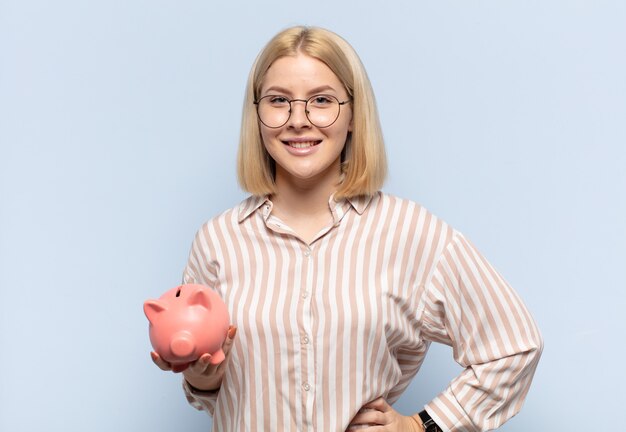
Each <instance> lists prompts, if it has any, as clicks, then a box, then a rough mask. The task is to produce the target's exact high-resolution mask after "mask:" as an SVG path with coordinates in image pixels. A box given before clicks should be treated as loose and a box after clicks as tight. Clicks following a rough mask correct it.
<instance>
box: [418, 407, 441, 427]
mask: <svg viewBox="0 0 626 432" xmlns="http://www.w3.org/2000/svg"><path fill="white" fill-rule="evenodd" d="M417 417H418V418H419V419H420V422H421V423H422V431H424V432H442V430H441V428H440V427H439V425H438V424H437V423H435V421H434V420H433V419H432V418H431V417H430V414H428V412H427V411H426V410H422V411H421V412H420V413H419V414H417Z"/></svg>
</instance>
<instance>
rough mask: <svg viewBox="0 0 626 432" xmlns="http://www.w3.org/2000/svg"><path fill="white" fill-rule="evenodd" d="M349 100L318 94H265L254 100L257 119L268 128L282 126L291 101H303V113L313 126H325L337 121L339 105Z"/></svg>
mask: <svg viewBox="0 0 626 432" xmlns="http://www.w3.org/2000/svg"><path fill="white" fill-rule="evenodd" d="M350 101H351V100H350V99H348V100H345V101H343V102H339V99H337V98H336V97H335V96H331V95H325V94H319V95H315V96H311V97H310V98H308V99H287V98H286V97H285V96H279V95H267V96H263V97H262V98H261V99H259V100H257V101H254V104H255V105H256V112H257V115H258V116H259V120H260V121H261V123H263V124H264V125H265V126H267V127H268V128H272V129H277V128H279V127H283V126H284V125H286V124H287V122H288V121H289V118H290V117H291V103H292V102H304V113H305V114H306V118H307V119H308V120H309V122H311V124H312V125H313V126H316V127H318V128H327V127H329V126H331V125H332V124H333V123H335V122H336V121H337V119H338V118H339V113H340V112H341V106H342V105H345V104H347V103H348V102H350Z"/></svg>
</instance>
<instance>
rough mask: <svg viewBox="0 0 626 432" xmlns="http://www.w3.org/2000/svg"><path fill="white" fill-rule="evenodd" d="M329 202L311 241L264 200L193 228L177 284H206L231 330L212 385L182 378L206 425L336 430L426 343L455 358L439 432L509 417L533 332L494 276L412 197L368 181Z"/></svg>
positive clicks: (403, 381) (521, 388) (526, 375)
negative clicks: (363, 191)
mask: <svg viewBox="0 0 626 432" xmlns="http://www.w3.org/2000/svg"><path fill="white" fill-rule="evenodd" d="M329 206H330V210H331V212H332V215H333V224H332V225H331V226H328V227H326V228H325V229H323V230H322V231H320V232H319V233H318V234H317V235H316V238H315V240H314V241H313V242H311V243H310V244H307V243H306V242H304V241H302V240H301V239H299V237H298V236H297V235H296V234H295V233H294V232H293V231H292V230H291V229H290V228H289V227H288V226H286V225H285V224H284V223H283V222H282V221H281V220H279V219H278V218H277V217H275V216H274V215H272V202H271V201H270V200H269V199H268V198H265V197H250V198H248V199H247V200H245V201H243V202H242V203H241V204H240V205H239V206H238V207H236V208H234V209H231V210H228V211H226V212H225V213H223V214H221V215H220V216H218V217H216V218H214V219H212V220H210V221H209V222H207V223H206V224H204V225H203V226H202V227H201V229H200V230H199V231H198V233H197V235H196V237H195V240H194V242H193V245H192V248H191V253H190V256H189V262H188V265H187V267H186V268H185V271H184V276H183V281H184V282H185V283H201V284H205V285H209V286H211V287H212V288H214V289H215V290H217V291H218V292H219V294H220V295H221V296H222V298H223V299H224V301H225V302H226V304H227V306H228V309H229V311H230V314H231V320H232V323H233V324H234V325H236V326H237V327H238V331H237V337H236V338H235V342H234V345H233V349H232V352H231V358H230V361H229V364H228V367H227V369H226V373H225V376H224V380H223V382H222V386H221V388H220V389H219V390H218V391H216V392H197V391H195V390H192V389H191V388H189V386H188V385H187V384H186V383H185V382H184V380H183V388H184V391H185V394H186V396H187V398H188V400H189V402H190V403H191V404H192V405H193V406H194V407H196V408H198V409H204V410H207V411H208V412H209V413H210V414H211V415H212V416H213V430H215V431H299V432H300V431H324V432H328V431H345V430H346V428H347V427H348V425H349V424H350V421H351V419H352V418H353V417H354V416H355V414H356V413H357V411H358V410H359V409H360V408H361V407H362V406H363V405H365V404H366V403H367V402H369V401H371V400H373V399H376V398H378V397H380V396H383V397H385V398H386V399H387V401H388V402H389V403H390V404H391V403H394V402H395V401H396V400H397V399H398V398H399V397H400V395H401V394H402V392H403V391H404V390H405V389H406V387H407V385H408V384H409V382H410V381H411V379H412V378H413V376H414V375H415V374H416V373H417V371H418V370H419V368H420V366H421V364H422V362H423V360H424V357H425V355H426V352H427V351H428V347H429V345H430V343H431V342H432V341H435V342H441V343H444V344H446V345H450V346H452V348H453V355H454V359H455V360H456V361H457V362H458V363H459V364H460V365H461V366H463V367H464V368H465V369H464V371H463V372H462V373H461V374H460V375H459V376H458V377H456V378H455V379H454V380H453V381H452V382H451V383H450V385H449V386H448V388H446V389H445V390H443V391H442V392H441V393H440V394H439V395H437V396H436V397H435V398H434V399H433V400H432V401H431V402H430V403H429V404H427V406H426V410H427V411H428V413H429V414H430V415H431V417H432V418H433V420H435V422H436V423H437V424H439V426H440V427H441V428H442V429H443V430H444V431H447V430H449V431H482V430H489V429H493V428H497V427H498V426H499V425H501V424H502V423H503V422H505V421H506V420H507V419H509V418H510V417H512V416H513V415H514V414H516V413H517V412H518V411H519V409H520V408H521V406H522V403H523V401H524V398H525V396H526V393H527V392H528V388H529V386H530V382H531V380H532V377H533V374H534V371H535V368H536V366H537V362H538V360H539V357H540V354H541V350H542V344H543V342H542V339H541V336H540V334H539V331H538V329H537V327H536V325H535V322H534V321H533V319H532V317H531V316H530V314H529V312H528V310H527V309H526V307H525V306H524V304H523V303H522V301H521V300H520V298H519V297H518V295H517V294H516V293H515V292H514V291H513V290H512V289H511V287H510V286H509V285H508V284H507V283H506V282H505V281H504V279H503V278H502V277H501V276H500V275H499V274H498V273H497V272H496V271H495V270H494V268H493V267H492V266H491V265H490V264H489V263H488V262H487V261H486V260H485V259H484V258H483V257H482V256H481V254H480V253H478V252H477V250H476V249H475V248H474V247H473V245H472V244H471V243H470V242H469V241H468V240H467V239H466V238H465V237H464V236H463V235H462V234H461V233H459V232H458V231H456V230H454V229H453V228H451V227H450V226H449V225H447V224H446V223H445V222H443V221H442V220H441V219H439V218H437V217H436V216H434V215H433V214H431V213H430V212H429V211H428V210H426V209H424V208H423V207H421V206H420V205H418V204H416V203H413V202H411V201H408V200H403V199H399V198H396V197H393V196H390V195H387V194H384V193H380V192H379V193H377V194H375V195H374V196H372V197H358V198H352V199H347V200H341V201H339V202H335V201H334V200H333V198H332V197H331V199H330V201H329ZM433 396H435V395H433ZM421 409H422V407H417V406H416V407H415V412H418V411H421Z"/></svg>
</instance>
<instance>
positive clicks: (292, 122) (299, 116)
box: [287, 99, 311, 129]
mask: <svg viewBox="0 0 626 432" xmlns="http://www.w3.org/2000/svg"><path fill="white" fill-rule="evenodd" d="M306 103H307V101H306V100H304V99H293V100H292V101H291V115H290V116H289V121H288V122H287V125H288V126H290V127H293V128H296V129H299V128H302V127H309V126H311V122H310V121H309V118H308V117H307V112H306ZM300 106H301V108H300Z"/></svg>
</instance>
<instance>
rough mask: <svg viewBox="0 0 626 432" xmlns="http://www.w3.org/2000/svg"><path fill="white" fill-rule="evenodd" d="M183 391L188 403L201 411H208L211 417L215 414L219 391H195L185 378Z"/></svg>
mask: <svg viewBox="0 0 626 432" xmlns="http://www.w3.org/2000/svg"><path fill="white" fill-rule="evenodd" d="M183 391H184V392H185V397H186V398H187V402H189V404H190V405H191V406H192V407H194V408H195V409H197V410H199V411H207V412H208V413H209V414H210V415H211V416H213V414H215V405H216V403H217V395H218V394H219V389H218V390H214V391H201V390H198V389H195V388H193V387H191V386H190V385H189V383H188V382H187V380H186V379H184V378H183Z"/></svg>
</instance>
